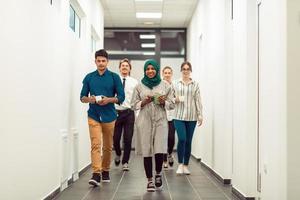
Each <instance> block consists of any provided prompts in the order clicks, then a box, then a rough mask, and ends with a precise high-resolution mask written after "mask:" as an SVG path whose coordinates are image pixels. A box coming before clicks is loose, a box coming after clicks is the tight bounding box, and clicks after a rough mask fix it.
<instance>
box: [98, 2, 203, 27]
mask: <svg viewBox="0 0 300 200" xmlns="http://www.w3.org/2000/svg"><path fill="white" fill-rule="evenodd" d="M100 2H101V3H102V5H103V10H104V26H105V27H111V28H113V27H118V28H119V27H143V28H145V27H146V28H148V27H149V28H153V27H164V28H175V27H176V28H178V27H182V28H183V27H187V26H188V25H189V22H190V20H191V17H192V16H193V13H194V10H195V8H196V6H197V3H198V0H152V1H151V0H100ZM137 12H155V13H157V12H160V13H162V17H161V18H160V19H140V18H136V13H137Z"/></svg>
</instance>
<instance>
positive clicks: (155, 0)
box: [135, 0, 163, 2]
mask: <svg viewBox="0 0 300 200" xmlns="http://www.w3.org/2000/svg"><path fill="white" fill-rule="evenodd" d="M135 1H148V2H151V1H154V2H159V1H163V0H135Z"/></svg>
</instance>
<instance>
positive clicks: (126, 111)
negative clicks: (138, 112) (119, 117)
mask: <svg viewBox="0 0 300 200" xmlns="http://www.w3.org/2000/svg"><path fill="white" fill-rule="evenodd" d="M131 111H133V110H131V109H130V108H128V109H125V110H117V112H118V113H128V112H131Z"/></svg>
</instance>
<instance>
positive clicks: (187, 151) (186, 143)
mask: <svg viewBox="0 0 300 200" xmlns="http://www.w3.org/2000/svg"><path fill="white" fill-rule="evenodd" d="M196 123H197V121H182V120H174V126H175V129H176V132H177V136H178V144H177V154H178V162H179V164H182V163H183V164H184V165H188V164H189V161H190V156H191V149H192V139H193V135H194V130H195V127H196Z"/></svg>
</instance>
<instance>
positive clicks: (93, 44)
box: [91, 35, 97, 53]
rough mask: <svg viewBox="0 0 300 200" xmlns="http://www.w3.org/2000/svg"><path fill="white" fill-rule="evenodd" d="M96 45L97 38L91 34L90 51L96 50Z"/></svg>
mask: <svg viewBox="0 0 300 200" xmlns="http://www.w3.org/2000/svg"><path fill="white" fill-rule="evenodd" d="M96 45H97V40H96V39H95V38H94V36H93V35H92V36H91V51H92V53H93V52H95V51H96V48H97V47H96Z"/></svg>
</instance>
